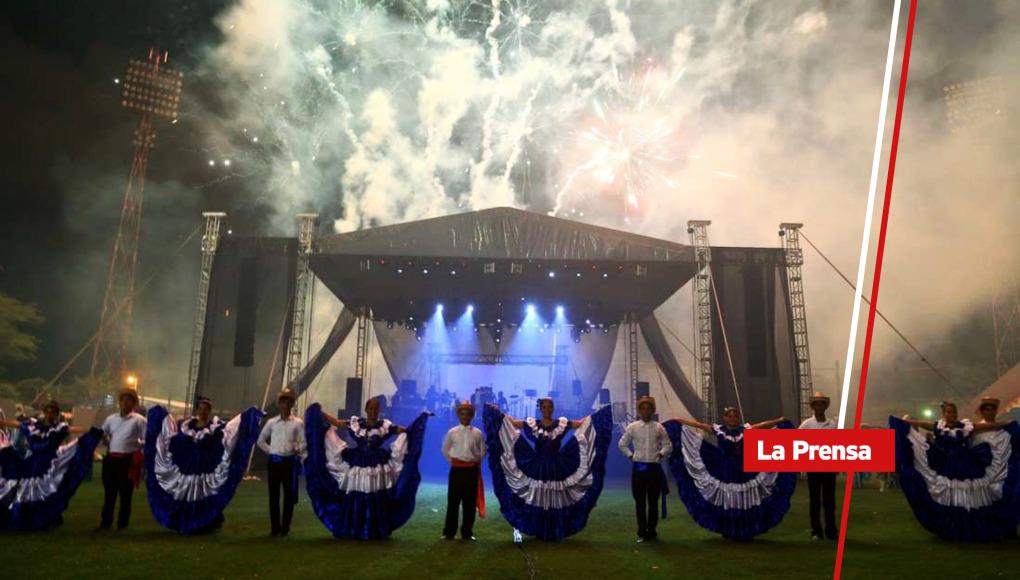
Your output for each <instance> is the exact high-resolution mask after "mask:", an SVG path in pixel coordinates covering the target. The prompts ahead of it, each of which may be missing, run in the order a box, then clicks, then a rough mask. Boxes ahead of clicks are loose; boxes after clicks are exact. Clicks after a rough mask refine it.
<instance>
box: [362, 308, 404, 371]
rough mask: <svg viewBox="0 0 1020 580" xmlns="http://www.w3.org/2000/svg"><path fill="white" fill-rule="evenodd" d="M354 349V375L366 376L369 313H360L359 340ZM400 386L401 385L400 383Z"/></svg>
mask: <svg viewBox="0 0 1020 580" xmlns="http://www.w3.org/2000/svg"><path fill="white" fill-rule="evenodd" d="M356 346H357V349H356V350H355V351H354V376H355V378H359V379H364V378H365V362H366V360H367V359H368V315H366V314H359V315H358V342H357V345H356ZM398 386H399V385H398Z"/></svg>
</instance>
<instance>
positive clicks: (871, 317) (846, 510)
mask: <svg viewBox="0 0 1020 580" xmlns="http://www.w3.org/2000/svg"><path fill="white" fill-rule="evenodd" d="M916 13H917V0H910V14H909V15H908V16H907V37H906V40H905V41H904V43H903V64H902V68H901V70H900V86H899V93H898V96H897V98H896V119H895V120H894V121H893V134H892V143H891V145H890V151H889V173H888V175H887V176H886V180H885V197H884V199H883V201H882V223H881V225H880V226H879V230H878V248H877V249H876V250H875V274H874V277H873V279H872V283H871V305H870V306H869V307H868V326H867V329H866V330H865V332H864V353H863V355H862V357H863V358H862V360H861V382H860V386H859V387H858V389H857V409H856V411H857V414H856V416H855V417H854V429H860V428H861V412H862V410H863V409H864V394H865V391H866V390H867V386H868V363H869V362H870V359H871V338H872V335H873V333H874V330H875V313H876V312H877V311H878V288H879V284H880V283H881V282H882V261H883V257H884V256H885V240H886V234H887V233H888V229H889V206H890V205H891V203H890V202H891V201H892V188H893V176H894V175H895V173H896V152H897V149H898V148H899V144H900V127H901V125H902V119H903V101H904V98H905V96H906V93H907V72H908V70H909V69H910V45H911V43H912V41H913V39H914V16H915V15H916ZM851 362H852V361H847V364H851ZM846 475H847V477H846V491H845V493H844V495H843V513H842V516H841V518H840V526H839V544H838V546H837V547H836V566H835V570H834V572H833V575H832V577H833V580H839V578H840V574H841V573H842V571H843V553H844V548H845V547H846V530H847V521H848V520H849V519H850V499H851V496H852V495H853V483H854V474H853V472H849V473H847V474H846Z"/></svg>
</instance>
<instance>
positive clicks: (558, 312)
mask: <svg viewBox="0 0 1020 580" xmlns="http://www.w3.org/2000/svg"><path fill="white" fill-rule="evenodd" d="M563 312H564V310H563V307H562V306H557V307H556V316H563Z"/></svg>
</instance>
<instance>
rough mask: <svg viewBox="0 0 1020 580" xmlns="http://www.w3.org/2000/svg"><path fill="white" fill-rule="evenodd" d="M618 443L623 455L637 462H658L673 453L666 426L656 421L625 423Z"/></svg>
mask: <svg viewBox="0 0 1020 580" xmlns="http://www.w3.org/2000/svg"><path fill="white" fill-rule="evenodd" d="M619 445H620V451H622V452H623V454H624V455H626V456H627V457H628V458H629V459H631V460H633V461H636V462H638V463H658V461H659V460H660V459H662V458H663V457H668V456H669V455H670V454H671V453H673V443H672V442H670V440H669V435H667V434H666V428H665V427H663V426H662V424H661V423H659V422H658V421H647V422H646V421H634V422H633V423H631V424H630V425H627V428H626V429H625V430H624V431H623V436H622V437H620V443H619ZM632 445H633V447H634V450H633V451H631V446H632Z"/></svg>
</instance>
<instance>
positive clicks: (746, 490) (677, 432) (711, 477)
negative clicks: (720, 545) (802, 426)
mask: <svg viewBox="0 0 1020 580" xmlns="http://www.w3.org/2000/svg"><path fill="white" fill-rule="evenodd" d="M663 427H665V428H666V433H668V434H669V438H670V440H671V441H672V442H673V454H672V455H671V456H670V458H669V468H670V471H672V472H673V477H674V478H676V482H677V487H678V488H679V489H680V499H681V500H682V501H683V503H684V506H685V507H686V508H687V512H688V513H690V514H691V517H692V518H694V521H696V522H697V523H698V525H699V526H701V527H703V528H705V529H706V530H709V531H712V532H716V533H718V534H722V536H723V537H725V538H728V539H731V540H750V539H752V538H754V537H755V536H757V535H759V534H763V533H765V532H767V531H768V530H770V529H772V528H773V527H775V526H776V525H777V524H779V522H780V521H782V519H783V516H785V515H786V512H788V511H789V510H790V497H791V496H792V495H793V490H794V488H795V487H796V486H797V474H796V473H774V472H752V471H744V463H743V453H744V431H745V430H746V429H750V428H751V425H750V424H749V423H745V424H744V425H738V426H736V427H727V426H725V425H719V424H714V425H712V429H713V431H714V432H715V437H716V441H717V442H718V444H717V445H713V444H712V443H711V442H709V441H708V440H706V439H705V438H704V437H703V436H702V431H701V430H700V429H696V428H693V427H688V426H686V425H682V424H680V423H678V422H676V421H666V422H665V423H663ZM777 427H778V428H780V429H792V428H793V425H792V424H790V423H789V422H788V421H787V422H783V423H780V424H779V425H778V426H777Z"/></svg>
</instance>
